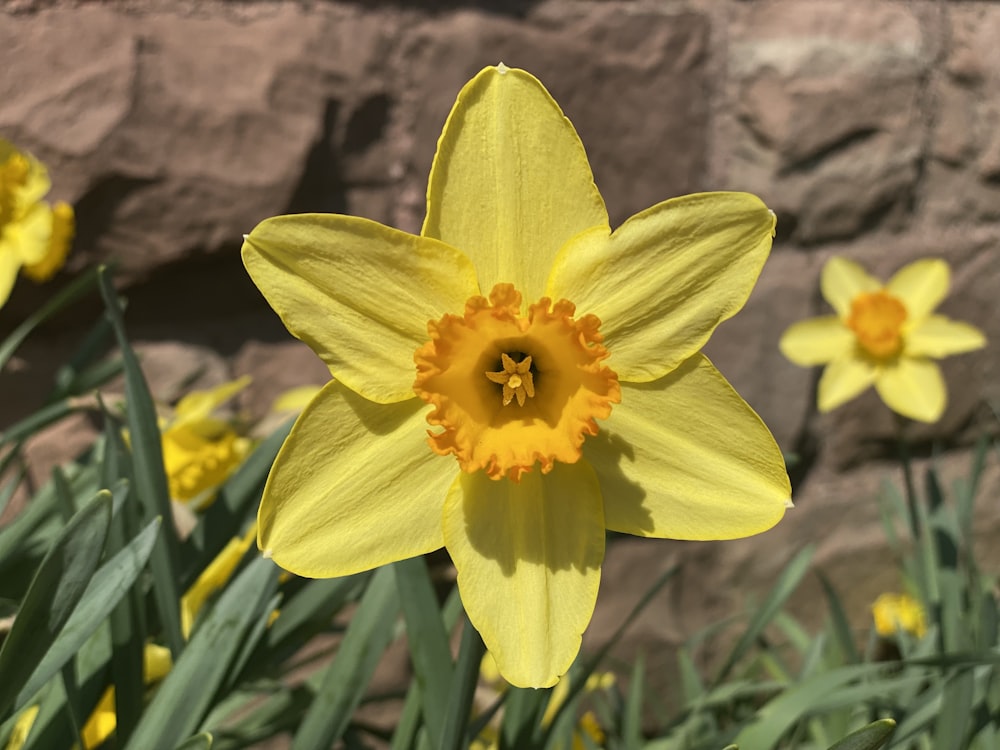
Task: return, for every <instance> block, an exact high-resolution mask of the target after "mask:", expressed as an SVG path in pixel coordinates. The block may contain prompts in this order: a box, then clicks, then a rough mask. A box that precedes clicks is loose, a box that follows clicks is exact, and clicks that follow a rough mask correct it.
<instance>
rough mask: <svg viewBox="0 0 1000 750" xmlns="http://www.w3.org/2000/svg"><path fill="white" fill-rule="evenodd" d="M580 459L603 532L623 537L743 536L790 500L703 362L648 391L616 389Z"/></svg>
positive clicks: (730, 397)
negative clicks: (589, 469) (586, 465)
mask: <svg viewBox="0 0 1000 750" xmlns="http://www.w3.org/2000/svg"><path fill="white" fill-rule="evenodd" d="M583 454H584V457H585V458H586V459H587V460H588V461H590V462H591V464H592V465H593V467H594V469H595V471H597V475H598V478H599V479H600V481H601V493H602V494H603V495H604V515H605V522H606V524H607V526H608V528H609V529H613V530H615V531H623V532H625V533H627V534H636V535H638V536H653V537H661V538H670V539H694V540H707V539H735V538H739V537H744V536H750V535H752V534H758V533H760V532H762V531H765V530H767V529H769V528H771V527H772V526H774V524H776V523H777V522H778V521H779V520H781V517H782V515H783V514H784V512H785V507H786V501H787V500H788V499H789V498H790V497H791V486H790V484H789V481H788V474H787V472H786V471H785V463H784V460H783V459H782V456H781V451H779V450H778V446H777V445H776V444H775V442H774V438H773V437H771V433H770V432H768V430H767V427H765V426H764V423H763V422H761V420H760V417H758V416H757V415H756V414H755V413H754V411H753V410H752V409H751V408H750V407H749V406H748V405H747V403H746V402H745V401H744V400H743V399H742V398H740V396H739V394H738V393H736V391H734V390H733V388H732V386H730V385H729V383H728V382H726V379H725V378H724V377H723V376H722V374H721V373H720V372H719V371H718V370H717V369H715V367H714V365H712V363H711V362H709V361H708V359H707V358H706V357H705V356H704V355H702V354H696V355H695V356H693V357H691V358H690V359H689V360H687V361H686V362H684V363H683V364H682V365H681V366H680V367H678V368H677V369H676V370H674V371H673V372H672V373H670V374H669V375H667V376H666V377H664V378H661V379H660V380H657V381H655V382H653V383H643V384H623V386H622V402H621V404H619V405H618V406H617V407H615V409H614V410H613V411H612V412H611V416H610V417H609V418H608V419H607V420H606V421H605V422H604V424H603V425H602V429H601V432H600V434H599V435H597V437H594V438H588V440H587V441H586V442H585V443H584V446H583Z"/></svg>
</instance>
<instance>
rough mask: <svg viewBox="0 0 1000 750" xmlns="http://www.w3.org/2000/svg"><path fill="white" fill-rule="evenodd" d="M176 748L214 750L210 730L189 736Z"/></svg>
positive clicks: (176, 749) (182, 749) (180, 749)
mask: <svg viewBox="0 0 1000 750" xmlns="http://www.w3.org/2000/svg"><path fill="white" fill-rule="evenodd" d="M174 750H212V735H210V734H209V733H208V732H202V733H201V734H196V735H194V736H193V737H188V738H187V739H186V740H184V741H183V742H182V743H181V744H179V745H178V746H177V747H176V748H174Z"/></svg>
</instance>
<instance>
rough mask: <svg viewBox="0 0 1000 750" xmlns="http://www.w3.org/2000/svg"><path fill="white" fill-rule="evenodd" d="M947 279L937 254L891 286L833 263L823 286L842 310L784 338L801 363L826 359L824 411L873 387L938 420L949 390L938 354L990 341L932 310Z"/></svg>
mask: <svg viewBox="0 0 1000 750" xmlns="http://www.w3.org/2000/svg"><path fill="white" fill-rule="evenodd" d="M949 282H950V272H949V269H948V264H947V263H945V262H944V261H943V260H939V259H936V258H927V259H924V260H918V261H915V262H913V263H910V264H909V265H907V266H904V267H903V268H901V269H900V270H899V271H898V272H897V273H896V274H895V275H894V276H893V277H892V278H891V279H889V282H888V283H887V284H885V285H883V284H882V283H881V282H879V281H878V280H877V279H875V278H873V277H872V276H869V275H868V273H866V272H865V270H864V269H863V268H862V267H861V266H859V265H858V264H857V263H854V262H852V261H849V260H846V259H845V258H840V257H834V258H831V259H830V260H829V261H827V263H826V265H825V266H824V267H823V272H822V275H821V278H820V290H821V292H822V293H823V297H824V299H826V301H827V302H829V303H830V305H831V306H832V307H833V309H834V310H835V311H836V313H837V314H836V315H830V316H824V317H820V318H811V319H809V320H803V321H800V322H799V323H796V324H795V325H793V326H791V327H790V328H789V329H788V330H786V331H785V333H784V334H783V335H782V337H781V341H780V343H779V346H780V348H781V351H782V353H783V354H784V355H785V356H786V357H788V359H790V360H791V361H792V362H794V363H795V364H797V365H802V366H803V367H810V366H812V365H826V369H825V370H824V371H823V375H822V377H821V378H820V381H819V410H820V411H821V412H828V411H830V410H832V409H835V408H836V407H838V406H840V405H841V404H843V403H845V402H846V401H850V400H851V399H852V398H854V397H855V396H857V395H858V394H860V393H861V392H862V391H864V390H866V389H867V388H868V387H870V386H871V385H874V386H875V390H876V391H877V392H878V395H879V396H880V397H881V398H882V401H884V402H885V404H886V406H888V407H889V408H890V409H892V410H893V411H895V412H896V413H898V414H901V415H903V416H904V417H909V418H910V419H916V420H919V421H921V422H936V421H937V420H938V419H940V417H941V414H942V413H943V412H944V408H945V404H946V402H947V392H946V390H945V385H944V379H943V378H942V377H941V370H940V369H939V368H938V366H937V365H936V364H935V363H934V362H933V361H932V359H940V358H942V357H947V356H949V355H952V354H961V353H962V352H969V351H973V350H975V349H980V348H982V347H983V346H985V345H986V339H985V337H984V336H983V334H982V333H981V332H980V331H979V330H978V329H976V328H974V327H973V326H971V325H969V324H967V323H961V322H958V321H954V320H950V319H949V318H946V317H945V316H943V315H935V314H934V310H935V308H936V307H937V306H938V305H939V304H940V303H941V300H943V299H944V298H945V296H946V295H947V294H948V286H949Z"/></svg>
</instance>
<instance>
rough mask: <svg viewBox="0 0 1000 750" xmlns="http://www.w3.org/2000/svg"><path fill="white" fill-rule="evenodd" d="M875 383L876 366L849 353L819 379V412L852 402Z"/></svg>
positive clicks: (827, 369)
mask: <svg viewBox="0 0 1000 750" xmlns="http://www.w3.org/2000/svg"><path fill="white" fill-rule="evenodd" d="M874 382H875V366H874V365H873V364H872V363H871V362H870V361H869V360H867V359H865V358H863V357H859V356H856V355H855V353H854V352H853V351H852V352H849V353H847V354H844V355H843V356H841V357H837V359H835V360H833V361H832V362H830V364H828V365H827V366H826V369H824V370H823V375H822V376H821V377H820V379H819V399H818V400H819V410H820V411H821V412H828V411H831V410H833V409H836V408H837V407H838V406H840V405H841V404H844V403H846V402H848V401H850V400H851V399H852V398H854V397H855V396H857V395H858V394H860V393H861V392H862V391H864V390H865V389H866V388H868V387H869V386H870V385H871V384H872V383H874Z"/></svg>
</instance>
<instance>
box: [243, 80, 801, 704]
mask: <svg viewBox="0 0 1000 750" xmlns="http://www.w3.org/2000/svg"><path fill="white" fill-rule="evenodd" d="M774 223H775V219H774V216H773V214H772V213H771V212H770V211H768V209H767V208H766V207H765V206H764V205H763V203H761V201H760V200H759V199H758V198H756V197H754V196H752V195H747V194H744V193H707V194H700V195H690V196H686V197H683V198H677V199H675V200H669V201H666V202H664V203H660V204H658V205H656V206H653V207H652V208H650V209H647V210H646V211H643V212H642V213H640V214H638V215H636V216H633V217H632V218H631V219H629V220H628V221H627V222H625V224H623V225H622V226H621V227H619V228H618V229H617V230H615V231H614V232H612V231H611V228H610V226H609V222H608V214H607V211H606V210H605V207H604V201H603V199H602V198H601V195H600V193H599V192H598V191H597V188H596V186H595V185H594V181H593V176H592V174H591V171H590V166H589V164H588V163H587V157H586V154H585V152H584V149H583V145H582V144H581V143H580V140H579V138H578V137H577V134H576V132H575V131H574V129H573V127H572V125H571V124H570V123H569V121H568V120H567V119H566V117H565V116H564V115H563V113H562V111H561V110H560V109H559V107H558V105H557V104H556V103H555V101H553V99H552V98H551V97H550V96H549V94H548V92H547V91H546V90H545V89H544V88H543V87H542V85H541V84H540V83H539V82H538V81H537V80H536V79H535V78H533V77H532V76H531V75H529V74H528V73H526V72H524V71H521V70H515V69H510V68H507V67H505V66H503V65H500V66H497V67H491V68H486V69H485V70H483V71H482V72H480V73H479V74H478V75H476V77H475V78H473V80H472V81H470V82H469V83H468V84H467V85H466V86H465V87H464V88H463V90H462V91H461V93H460V94H459V96H458V100H457V102H456V103H455V106H454V108H453V109H452V112H451V114H450V116H449V117H448V120H447V122H446V124H445V127H444V132H443V134H442V135H441V138H440V140H439V142H438V150H437V154H436V156H435V159H434V164H433V167H432V169H431V175H430V181H429V186H428V190H427V216H426V219H425V221H424V225H423V229H422V231H421V234H420V235H419V236H417V235H412V234H407V233H406V232H402V231H399V230H396V229H391V228H389V227H386V226H383V225H381V224H378V223H376V222H373V221H369V220H367V219H362V218H358V217H352V216H334V215H300V216H282V217H277V218H274V219H269V220H267V221H264V222H262V223H261V224H260V225H258V226H257V227H256V228H255V229H254V230H253V231H252V232H251V233H250V234H249V235H248V236H247V238H246V241H245V243H244V245H243V261H244V264H245V265H246V268H247V270H248V272H249V274H250V276H251V277H252V278H253V281H254V283H255V284H256V285H257V286H258V287H259V288H260V289H261V291H262V292H263V294H264V296H265V297H266V298H267V300H268V302H269V303H270V304H271V306H272V307H273V308H274V309H275V310H276V311H277V313H278V314H279V315H280V316H281V318H282V320H283V321H284V323H285V325H286V326H287V327H288V329H289V330H290V331H291V332H292V333H293V334H294V335H295V336H297V337H298V338H300V339H302V340H303V341H305V342H306V343H308V344H309V345H310V346H311V347H312V348H313V349H314V350H315V351H316V352H317V354H319V356H320V357H322V358H323V360H324V361H325V362H326V364H327V365H328V366H329V368H330V372H331V374H332V375H333V377H334V380H333V381H332V382H330V383H329V384H328V385H326V386H325V387H324V388H323V390H321V391H320V392H319V394H318V395H317V396H316V397H315V398H314V399H313V400H312V402H311V403H310V404H309V406H307V407H306V409H305V411H304V412H303V413H302V415H301V416H300V417H299V419H298V421H297V422H296V424H295V426H294V428H293V430H292V432H291V434H290V435H289V437H288V439H287V440H286V442H285V444H284V446H283V447H282V449H281V451H280V453H279V455H278V457H277V459H276V461H275V464H274V467H273V468H272V470H271V474H270V476H269V478H268V482H267V486H266V488H265V491H264V496H263V499H262V502H261V506H260V511H259V515H258V521H259V537H258V544H259V545H260V547H261V549H262V550H264V552H265V554H267V555H270V556H271V557H273V558H274V560H275V562H277V563H278V564H279V565H280V566H281V567H283V568H285V569H287V570H290V571H292V572H294V573H297V574H299V575H303V576H306V577H314V578H315V577H330V576H343V575H348V574H351V573H354V572H357V571H362V570H367V569H371V568H375V567H377V566H380V565H384V564H386V563H390V562H393V561H396V560H400V559H404V558H408V557H413V556H415V555H420V554H423V553H425V552H430V551H432V550H435V549H438V548H440V547H442V546H444V547H446V548H447V550H448V552H449V553H450V554H451V557H452V560H453V561H454V564H455V566H456V569H457V571H458V586H459V589H460V592H461V595H462V601H463V603H464V606H465V609H466V611H467V613H468V615H469V618H470V620H471V622H472V623H473V625H474V626H475V627H476V629H477V630H478V631H479V633H480V634H481V635H482V637H483V639H484V641H485V643H486V646H487V648H488V649H489V650H490V651H491V652H492V653H493V654H494V656H495V657H496V660H497V663H498V665H499V668H500V672H501V673H502V674H503V676H504V677H505V678H506V679H507V680H508V681H509V682H511V683H513V684H514V685H518V686H536V687H537V686H550V685H554V684H555V683H556V681H557V680H558V679H559V676H560V675H561V674H563V673H565V672H566V670H567V669H568V668H569V666H570V664H571V662H572V661H573V658H574V657H575V656H576V654H577V652H578V650H579V647H580V641H581V636H582V633H583V631H584V629H585V628H586V627H587V624H588V623H589V621H590V618H591V615H592V613H593V610H594V605H595V601H596V597H597V589H598V583H599V580H600V571H601V563H602V561H603V558H604V541H605V529H613V530H615V531H621V532H626V533H629V534H637V535H640V536H651V537H669V538H674V539H730V538H734V537H743V536H748V535H751V534H756V533H759V532H762V531H764V530H765V529H768V528H770V527H771V526H773V525H774V524H775V523H777V522H778V520H779V519H780V518H781V517H782V515H783V513H784V511H785V507H786V501H787V500H788V498H789V495H790V489H789V484H788V476H787V474H786V472H785V467H784V463H783V461H782V457H781V454H780V452H779V450H778V448H777V446H776V444H775V442H774V439H773V438H772V437H771V434H770V433H769V432H768V430H767V428H766V427H765V426H764V425H763V423H762V422H761V421H760V419H759V418H758V417H757V415H756V414H755V413H754V412H753V411H752V410H751V409H750V407H749V406H748V405H747V404H746V403H745V402H744V401H743V399H741V398H740V396H739V395H738V394H737V393H736V392H735V391H734V390H733V389H732V387H731V386H730V385H729V384H728V383H727V382H726V380H725V379H724V378H723V377H722V375H721V374H719V372H718V371H717V370H716V369H715V367H713V366H712V364H711V363H710V362H709V361H708V360H707V359H706V358H705V357H704V356H703V355H702V354H700V353H699V350H700V348H701V347H702V345H703V344H704V343H705V342H706V341H707V340H708V338H709V336H710V335H711V333H712V331H713V330H714V328H715V327H716V325H717V324H718V323H719V322H720V321H722V320H724V319H726V318H728V317H730V316H731V315H733V314H734V313H735V312H736V311H737V310H739V309H740V307H741V306H742V305H743V304H744V302H745V300H746V298H747V296H748V294H749V293H750V290H751V288H752V287H753V285H754V282H755V281H756V279H757V276H758V274H759V272H760V270H761V266H762V265H763V263H764V260H765V258H766V257H767V254H768V252H769V250H770V246H771V237H772V233H773V230H774ZM529 357H530V364H529ZM509 363H513V367H512V366H511V364H509ZM521 370H524V372H521ZM515 376H517V379H516V380H515ZM529 382H530V383H531V386H530V388H529V386H528V385H527V384H528V383H529ZM511 393H512V394H513V395H512V396H511ZM519 393H520V394H521V396H523V398H521V397H520V396H519V395H518V394H519ZM508 396H511V397H510V398H508ZM598 420H602V422H601V424H600V426H599V423H598ZM428 424H430V426H431V430H430V431H428V430H427V425H428ZM428 435H429V437H428Z"/></svg>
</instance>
